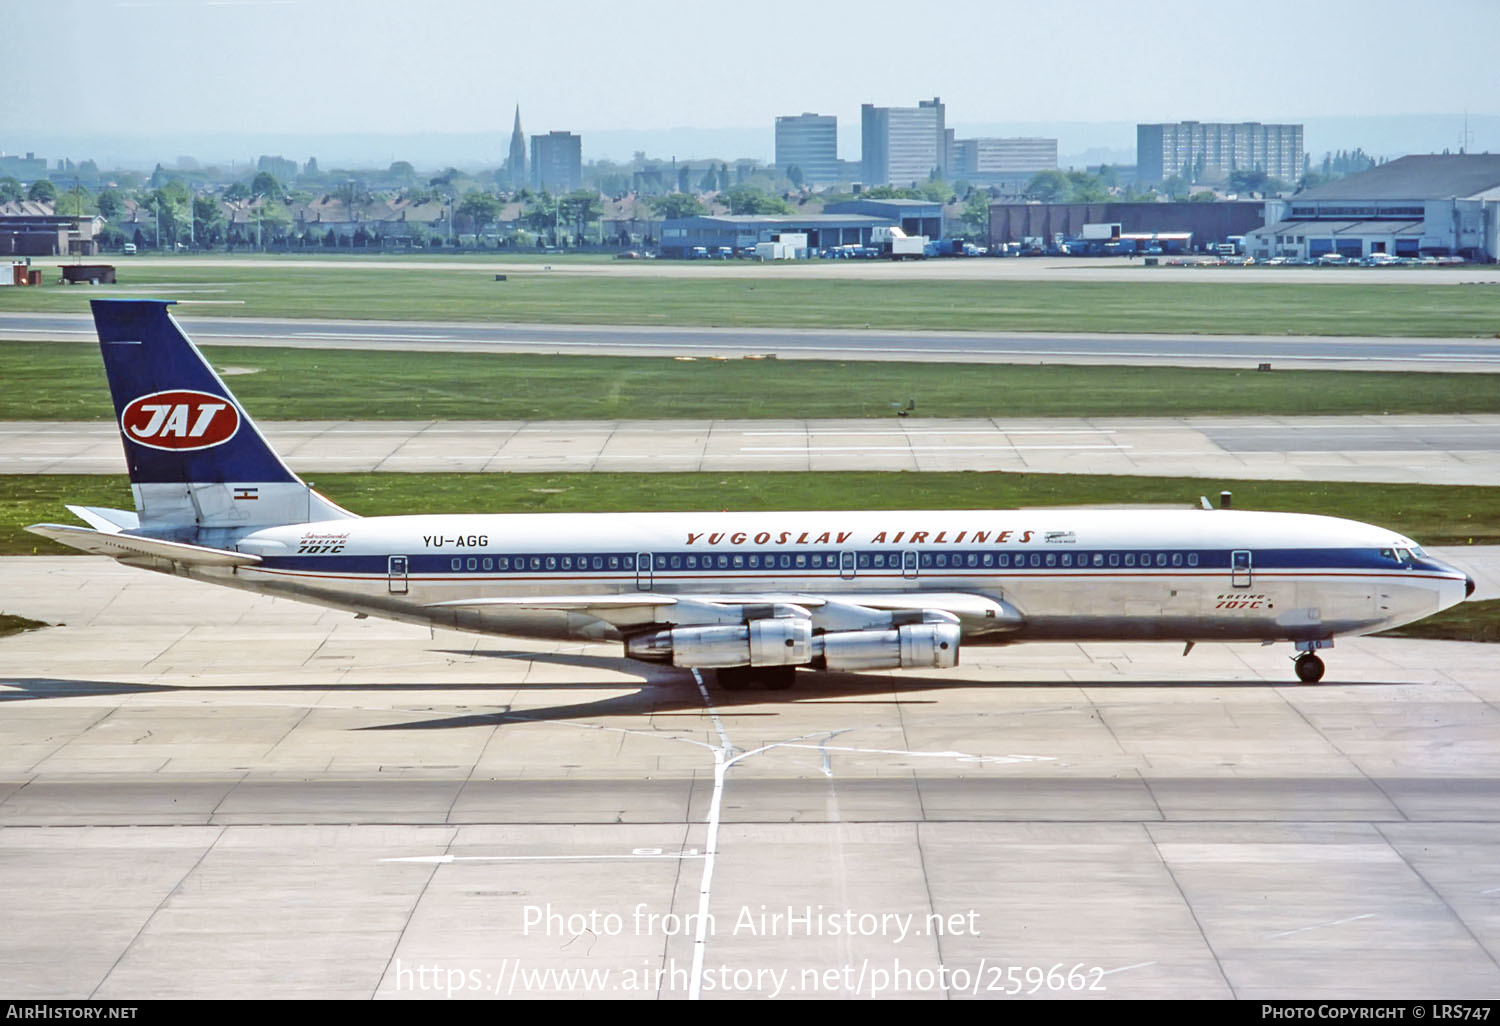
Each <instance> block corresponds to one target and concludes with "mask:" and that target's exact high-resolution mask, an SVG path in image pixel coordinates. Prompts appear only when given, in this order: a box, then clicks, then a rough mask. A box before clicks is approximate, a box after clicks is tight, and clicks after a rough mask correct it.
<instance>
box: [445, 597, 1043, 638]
mask: <svg viewBox="0 0 1500 1026" xmlns="http://www.w3.org/2000/svg"><path fill="white" fill-rule="evenodd" d="M433 605H434V607H441V608H460V609H475V610H481V611H482V610H493V611H495V612H497V613H500V612H510V611H514V612H560V613H574V614H583V615H585V616H592V617H594V618H596V619H599V620H602V621H604V622H605V623H608V624H609V625H610V626H612V627H615V628H617V629H620V630H624V631H630V630H635V629H642V628H646V627H659V626H674V627H684V626H688V627H697V626H709V625H716V624H740V623H746V622H748V621H750V620H757V619H764V618H769V617H788V616H790V617H800V618H805V619H809V620H811V621H812V622H813V626H814V627H816V628H817V629H819V630H831V631H848V630H883V629H886V628H888V627H890V625H891V624H892V623H893V622H895V621H897V620H906V619H909V618H919V619H920V618H922V617H923V614H928V615H927V616H926V618H927V619H929V620H931V619H945V620H948V621H949V622H953V623H957V624H959V625H960V626H962V627H963V629H964V631H965V633H969V634H989V633H998V632H1004V631H1012V630H1015V629H1016V628H1018V627H1020V626H1021V624H1022V623H1023V622H1024V620H1025V617H1024V616H1022V614H1021V612H1020V611H1019V610H1017V609H1016V608H1015V607H1014V606H1012V605H1010V604H1009V603H1007V602H1004V601H1001V600H999V599H994V598H991V597H989V596H987V595H975V594H969V593H966V592H932V591H905V592H900V591H898V592H889V593H884V594H860V595H857V596H842V595H819V594H812V593H806V592H766V593H760V594H705V595H699V594H692V595H681V594H679V595H666V594H661V593H657V592H630V593H626V594H616V595H570V596H552V595H548V596H536V597H518V598H472V599H455V600H450V601H445V602H437V603H433Z"/></svg>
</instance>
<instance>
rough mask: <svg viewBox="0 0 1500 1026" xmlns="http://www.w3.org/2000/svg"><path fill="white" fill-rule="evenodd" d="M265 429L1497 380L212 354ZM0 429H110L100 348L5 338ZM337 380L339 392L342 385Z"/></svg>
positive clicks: (1345, 408) (1156, 401) (1382, 400)
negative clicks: (53, 424)
mask: <svg viewBox="0 0 1500 1026" xmlns="http://www.w3.org/2000/svg"><path fill="white" fill-rule="evenodd" d="M206 352H207V355H208V358H209V359H210V360H211V361H212V362H213V363H214V365H215V366H216V367H218V368H226V367H230V368H236V369H239V370H250V369H253V370H256V371H258V373H253V374H244V373H240V374H236V375H235V376H233V377H231V378H230V379H229V384H230V387H231V388H233V389H234V392H235V395H236V396H237V397H238V398H239V399H240V400H241V401H242V402H243V403H244V404H245V405H246V406H247V407H248V408H249V409H250V411H251V412H252V414H253V415H254V416H256V417H258V418H262V419H266V420H392V419H395V420H593V419H598V420H616V419H632V420H658V419H660V420H667V419H673V418H697V419H711V418H712V419H721V420H723V419H730V420H738V419H756V418H762V419H763V418H804V417H812V418H817V417H828V418H844V417H889V416H891V414H892V404H896V403H904V402H905V400H906V399H907V398H909V397H910V398H915V399H916V401H917V409H916V416H918V417H1002V416H1003V417H1053V416H1056V417H1103V416H1192V415H1195V414H1211V415H1236V414H1247V415H1277V414H1284V415H1293V414H1306V413H1319V414H1360V413H1497V412H1500V375H1493V374H1439V373H1432V374H1423V375H1421V376H1420V378H1419V379H1417V380H1418V384H1415V385H1414V384H1413V378H1412V376H1411V375H1408V374H1399V373H1382V372H1377V371H1370V372H1362V373H1359V374H1347V373H1343V372H1339V371H1273V372H1272V373H1269V374H1264V373H1259V372H1256V371H1249V370H1246V371H1235V370H1213V369H1198V368H1182V367H1068V366H1057V365H1053V366H1011V365H1004V364H920V363H885V362H867V363H856V362H833V361H826V362H825V361H800V360H799V361H783V360H696V361H691V362H686V361H680V360H673V359H671V358H666V357H657V358H650V357H604V356H532V355H524V354H491V353H419V352H372V353H360V352H352V351H344V350H311V349H262V348H237V347H223V346H213V347H210V348H209V349H208V350H206ZM0 381H6V382H16V383H20V382H24V383H25V387H11V388H5V389H0V420H109V419H111V418H112V416H113V411H112V407H111V406H110V401H109V389H108V386H107V384H106V382H105V379H104V368H103V365H102V364H101V363H100V360H99V353H98V350H97V348H96V347H94V346H91V345H78V344H77V343H68V342H0ZM332 384H336V385H337V387H330V386H331V385H332Z"/></svg>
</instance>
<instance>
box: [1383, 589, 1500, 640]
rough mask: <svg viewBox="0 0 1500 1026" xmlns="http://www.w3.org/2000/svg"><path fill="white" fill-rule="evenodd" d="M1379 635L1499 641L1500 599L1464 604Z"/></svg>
mask: <svg viewBox="0 0 1500 1026" xmlns="http://www.w3.org/2000/svg"><path fill="white" fill-rule="evenodd" d="M1380 636H1381V637H1385V638H1428V639H1431V640H1433V641H1489V642H1496V641H1500V599H1490V600H1489V601H1487V602H1464V603H1462V604H1461V605H1457V606H1454V607H1453V608H1452V609H1445V610H1443V611H1442V612H1441V613H1438V614H1437V615H1435V616H1429V617H1428V618H1427V619H1425V620H1418V621H1417V622H1416V623H1409V624H1407V625H1406V626H1405V627H1397V628H1395V629H1394V630H1389V631H1381V632H1380Z"/></svg>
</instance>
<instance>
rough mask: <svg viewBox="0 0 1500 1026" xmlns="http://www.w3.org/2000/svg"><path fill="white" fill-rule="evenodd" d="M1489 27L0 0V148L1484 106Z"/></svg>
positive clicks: (1491, 12) (634, 0) (1185, 16)
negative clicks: (886, 117)
mask: <svg viewBox="0 0 1500 1026" xmlns="http://www.w3.org/2000/svg"><path fill="white" fill-rule="evenodd" d="M1231 11H1232V12H1233V13H1231ZM1497 40H1500V0H1426V2H1423V3H1415V2H1413V0H1296V2H1288V0H1256V2H1254V3H1245V4H1231V5H1223V4H1215V3H1209V2H1204V0H1192V2H1184V0H1156V2H1153V0H1138V2H1133V3H1132V2H1126V0H1042V2H1037V0H1026V2H1016V3H1013V2H1006V0H988V2H985V0H955V2H941V0H939V2H937V3H926V4H919V3H911V2H906V3H900V4H895V3H883V2H881V0H861V2H859V3H825V2H822V0H798V2H784V0H752V2H747V3H725V2H714V0H709V2H696V0H674V2H671V3H659V2H656V0H609V2H594V0H569V2H559V3H545V2H535V0H531V2H527V3H509V2H504V0H496V2H483V0H415V2H414V0H0V68H3V69H4V70H5V75H4V78H3V84H0V151H4V152H12V153H13V152H16V151H17V150H18V149H25V148H26V142H27V138H28V137H29V136H33V135H37V134H46V135H49V136H57V135H78V134H84V133H100V134H108V135H113V136H120V135H133V134H137V133H139V134H141V135H150V136H162V135H175V134H178V133H195V134H196V133H204V132H239V131H243V132H275V133H295V134H302V133H350V132H392V133H410V132H428V131H432V132H474V131H486V132H488V131H496V132H508V131H509V128H510V123H511V116H512V111H513V109H514V105H515V104H516V103H517V102H519V103H520V104H521V112H522V118H523V121H524V126H525V128H526V130H527V132H528V133H534V132H545V131H548V130H550V129H562V128H565V129H570V130H574V131H579V132H583V133H587V132H588V131H589V130H602V129H619V128H633V129H664V128H671V127H677V126H694V127H712V126H753V125H765V126H766V127H767V133H768V136H769V131H770V124H771V122H772V119H774V118H775V116H776V115H778V114H789V113H798V112H801V111H804V110H808V111H817V112H819V113H827V114H836V115H838V118H839V121H840V123H841V124H845V125H847V124H849V123H857V121H858V117H859V105H860V103H862V102H874V103H877V104H881V105H901V106H908V105H912V104H914V103H915V102H916V100H917V99H918V98H921V97H931V96H934V95H938V96H941V97H942V98H943V100H944V101H945V102H946V104H947V108H948V122H949V124H950V125H953V124H955V123H956V124H960V125H961V124H964V123H971V124H973V123H983V122H1015V121H1052V120H1066V121H1131V122H1134V121H1155V120H1173V121H1175V120H1181V119H1187V118H1193V119H1197V120H1205V121H1206V120H1261V121H1270V120H1282V119H1299V118H1307V117H1316V116H1326V115H1376V114H1423V113H1438V112H1443V113H1451V112H1461V111H1464V110H1465V109H1467V110H1468V111H1470V112H1473V113H1476V114H1500V64H1497V62H1496V60H1495V59H1494V54H1495V46H1496V41H1497ZM585 142H587V140H585ZM585 150H587V145H585Z"/></svg>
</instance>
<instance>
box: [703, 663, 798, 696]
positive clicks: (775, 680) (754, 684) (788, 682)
mask: <svg viewBox="0 0 1500 1026" xmlns="http://www.w3.org/2000/svg"><path fill="white" fill-rule="evenodd" d="M714 674H715V675H716V676H717V677H718V679H719V686H720V687H721V688H723V689H724V690H725V691H744V690H745V689H747V688H764V689H765V690H767V691H785V690H787V689H788V688H790V687H791V686H792V685H793V684H795V683H796V682H797V668H796V667H795V666H724V667H720V668H719V669H717V670H715V671H714Z"/></svg>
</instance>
